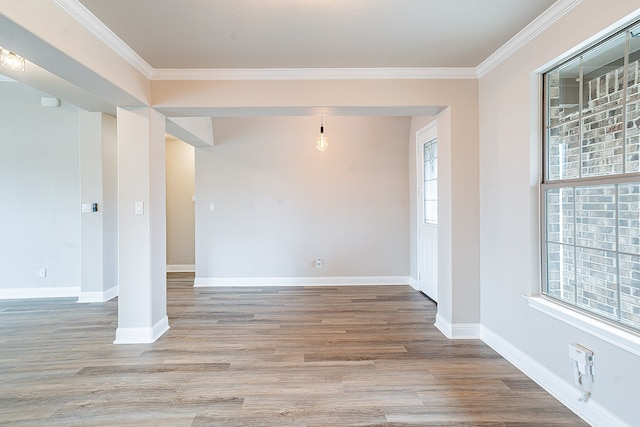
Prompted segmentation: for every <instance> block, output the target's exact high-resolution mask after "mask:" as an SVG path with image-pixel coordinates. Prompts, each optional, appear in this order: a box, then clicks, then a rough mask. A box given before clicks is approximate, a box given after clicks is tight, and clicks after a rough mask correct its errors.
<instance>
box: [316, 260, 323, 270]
mask: <svg viewBox="0 0 640 427" xmlns="http://www.w3.org/2000/svg"><path fill="white" fill-rule="evenodd" d="M323 263H324V262H323V261H322V258H318V259H316V268H322V264H323Z"/></svg>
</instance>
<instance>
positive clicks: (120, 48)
mask: <svg viewBox="0 0 640 427" xmlns="http://www.w3.org/2000/svg"><path fill="white" fill-rule="evenodd" d="M55 2H56V4H57V5H58V6H60V7H61V8H62V9H64V10H65V11H66V12H67V13H68V14H69V15H71V16H72V17H73V18H74V19H75V20H76V21H78V22H79V23H80V24H82V25H83V26H84V27H85V28H86V29H88V30H89V31H90V32H91V33H92V34H93V35H95V36H96V37H98V38H99V39H100V40H102V42H103V43H105V44H106V45H107V46H108V47H110V48H111V49H112V50H113V51H114V52H115V53H117V54H118V55H120V57H122V59H124V60H125V61H127V62H128V63H129V64H131V65H132V66H133V67H134V68H135V69H137V70H138V71H140V72H141V73H142V74H143V75H144V76H145V77H146V78H148V79H151V76H152V74H153V67H151V65H149V64H148V63H147V62H146V61H145V60H144V59H142V57H141V56H140V55H138V54H137V53H136V52H135V51H134V50H133V49H131V48H130V47H129V45H128V44H126V43H125V42H123V41H122V39H121V38H120V37H118V36H116V35H115V33H114V32H113V31H111V30H110V29H109V28H108V27H107V26H106V25H104V24H103V23H102V21H100V20H99V19H98V18H96V17H95V15H94V14H92V13H91V12H89V10H88V9H87V8H86V7H84V5H83V4H82V3H80V2H79V1H78V0H55Z"/></svg>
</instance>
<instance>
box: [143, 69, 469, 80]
mask: <svg viewBox="0 0 640 427" xmlns="http://www.w3.org/2000/svg"><path fill="white" fill-rule="evenodd" d="M476 78H477V73H476V69H475V68H421V67H414V68H226V69H222V68H220V69H168V68H164V69H155V70H154V71H153V74H152V77H151V79H152V80H394V79H402V80H407V79H419V80H421V79H476Z"/></svg>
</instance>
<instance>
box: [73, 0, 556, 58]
mask: <svg viewBox="0 0 640 427" xmlns="http://www.w3.org/2000/svg"><path fill="white" fill-rule="evenodd" d="M78 1H79V2H80V3H82V5H84V6H85V7H86V8H87V9H88V10H89V11H90V12H91V13H92V14H93V15H95V17H97V18H98V19H99V20H100V21H102V23H104V24H105V25H106V26H107V27H108V28H109V29H110V30H111V31H112V32H113V33H115V34H116V35H117V36H118V37H119V38H120V39H121V40H122V41H124V43H126V44H127V45H128V46H129V47H130V48H131V49H133V50H134V51H135V52H136V53H137V54H138V55H139V56H140V57H141V58H142V59H143V60H144V61H146V62H147V63H148V64H149V65H150V66H151V67H153V68H154V69H229V68H231V69H236V68H241V69H254V68H257V69H265V68H387V67H394V68H396V67H397V68H400V67H477V66H479V65H480V64H481V63H482V62H483V61H484V60H485V59H487V58H488V57H489V56H491V54H493V53H494V52H495V51H496V50H497V49H499V48H500V47H501V46H502V45H504V44H505V43H506V42H507V41H508V40H509V39H511V38H512V37H513V36H514V35H516V34H517V33H518V32H520V31H521V30H522V29H523V28H525V27H526V26H527V24H529V23H530V22H531V21H533V20H534V19H535V18H536V17H537V16H539V15H540V14H541V13H542V12H543V11H545V10H546V9H547V8H549V7H550V6H551V5H552V4H553V3H555V0H524V1H523V0H135V1H131V0H109V1H104V0H78Z"/></svg>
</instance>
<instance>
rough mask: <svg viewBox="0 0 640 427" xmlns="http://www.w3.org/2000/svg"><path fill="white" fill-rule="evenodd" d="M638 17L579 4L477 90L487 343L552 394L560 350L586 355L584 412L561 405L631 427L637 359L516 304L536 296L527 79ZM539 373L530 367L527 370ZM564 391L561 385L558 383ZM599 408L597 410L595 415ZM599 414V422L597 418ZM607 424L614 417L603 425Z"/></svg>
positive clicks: (532, 131)
mask: <svg viewBox="0 0 640 427" xmlns="http://www.w3.org/2000/svg"><path fill="white" fill-rule="evenodd" d="M636 8H637V4H635V2H607V4H606V7H604V5H603V3H602V2H601V1H598V0H583V1H582V2H581V3H580V4H579V5H578V6H577V7H576V8H575V9H573V10H572V11H571V12H570V13H568V14H567V15H565V16H564V17H563V18H562V19H560V20H559V21H558V22H556V23H555V24H553V25H552V26H550V27H548V28H547V29H546V30H545V31H544V32H543V33H541V34H540V35H539V36H537V37H536V38H535V39H533V40H532V41H530V42H529V43H528V44H527V45H525V46H524V47H523V48H521V49H520V50H519V51H518V52H516V53H515V54H514V55H513V56H511V57H510V58H509V59H508V60H506V61H505V62H504V63H502V64H501V65H499V66H498V67H496V68H495V69H493V70H492V71H491V72H489V73H488V74H487V75H486V76H484V77H483V78H482V79H481V81H480V124H481V126H480V189H481V190H480V201H481V204H480V230H481V232H480V233H481V248H480V253H481V292H482V294H481V319H482V325H483V328H485V332H487V333H489V335H487V336H489V339H488V341H489V342H491V343H492V344H494V345H496V344H497V345H498V346H502V349H503V350H507V351H508V352H510V353H511V354H512V355H515V356H516V359H520V361H521V362H522V361H525V362H527V360H528V362H527V363H528V364H529V366H530V367H535V369H532V370H531V371H530V373H533V374H534V376H537V379H538V380H540V379H543V380H544V378H547V379H548V380H549V379H551V380H550V381H548V382H547V384H546V385H547V386H549V385H551V386H552V387H555V389H556V391H558V390H561V389H562V387H563V386H564V385H568V384H573V376H572V365H571V360H570V359H569V357H568V350H567V345H568V344H569V343H572V342H578V343H581V344H583V345H585V346H586V347H588V348H591V349H592V350H594V352H595V355H596V364H597V368H596V383H595V385H594V388H593V397H592V399H591V401H590V402H589V403H587V404H584V403H579V402H577V393H576V395H575V396H571V397H569V398H568V399H567V402H566V403H568V404H569V405H570V406H571V407H572V408H574V409H577V410H578V411H582V413H583V415H584V414H587V415H589V414H594V413H597V412H600V413H607V411H608V415H607V421H606V424H605V423H604V422H603V421H602V420H601V421H600V422H599V423H600V424H601V425H612V423H613V422H614V421H613V419H612V418H611V417H613V416H617V417H619V418H620V419H622V420H623V421H624V422H627V423H629V424H631V425H640V411H639V410H638V393H637V390H638V384H640V370H638V367H639V366H640V357H638V356H636V355H633V354H632V353H629V352H627V351H624V350H621V349H619V348H617V347H615V346H613V345H611V344H608V343H607V342H604V341H602V340H600V339H598V338H596V337H594V336H592V335H590V334H587V333H585V332H582V331H580V330H578V329H576V328H574V327H571V326H569V325H567V324H565V323H563V322H560V321H557V320H555V319H553V318H551V317H549V316H548V315H545V314H542V313H540V312H538V311H534V310H533V309H531V308H530V307H529V306H528V303H527V300H526V299H525V298H523V295H529V294H532V293H535V292H537V291H538V290H539V286H540V279H539V264H540V261H539V260H540V258H539V257H540V254H539V251H538V247H539V223H538V197H539V196H538V195H539V190H538V185H537V182H538V176H539V174H540V172H539V162H540V160H539V148H538V141H539V138H540V131H539V129H541V125H540V124H539V111H540V110H539V108H540V104H539V99H540V92H539V90H538V81H537V78H536V75H537V74H536V70H538V69H540V67H542V66H544V65H545V64H549V63H550V62H552V61H553V60H554V59H555V58H557V57H559V56H560V55H562V54H563V53H564V52H566V51H568V50H570V49H572V48H573V47H574V46H577V45H578V44H580V43H581V42H583V41H584V40H587V39H588V38H590V37H592V36H593V35H594V34H596V33H598V32H600V31H601V30H603V29H605V28H606V27H608V26H610V25H611V24H613V23H615V22H616V21H618V20H619V19H621V18H623V17H625V16H626V15H627V14H629V13H631V12H632V11H633V10H634V9H636ZM536 364H539V365H536ZM562 380H564V381H566V383H562V382H559V381H562ZM598 405H600V406H598ZM603 408H604V411H605V412H602V411H601V410H602V409H603ZM611 414H613V415H611Z"/></svg>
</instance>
